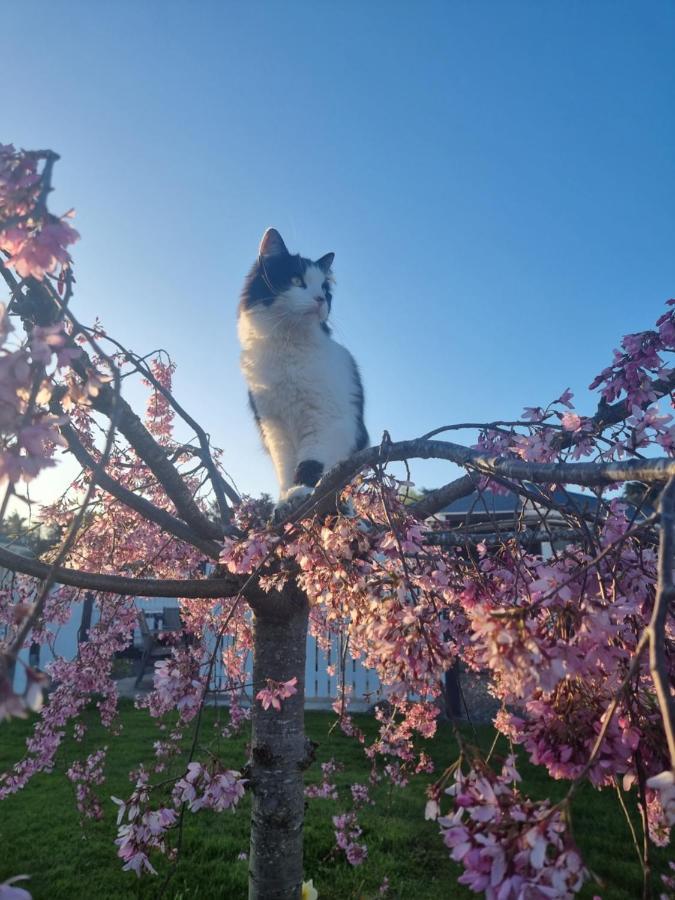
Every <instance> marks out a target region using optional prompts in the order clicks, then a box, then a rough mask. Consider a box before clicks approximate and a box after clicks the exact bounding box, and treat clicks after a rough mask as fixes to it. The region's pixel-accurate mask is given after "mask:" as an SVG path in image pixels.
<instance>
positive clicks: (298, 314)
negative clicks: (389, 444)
mask: <svg viewBox="0 0 675 900" xmlns="http://www.w3.org/2000/svg"><path fill="white" fill-rule="evenodd" d="M334 256H335V254H334V253H327V254H326V255H325V256H322V257H321V258H320V259H317V260H316V261H312V260H311V259H305V258H304V257H302V256H300V255H299V254H298V255H291V254H290V253H289V252H288V250H287V249H286V245H285V244H284V241H283V239H282V237H281V235H280V234H279V232H278V231H277V230H276V229H274V228H268V229H267V231H266V232H265V234H264V235H263V238H262V241H261V243H260V249H259V251H258V259H257V260H256V262H255V263H254V264H253V267H252V268H251V271H250V272H249V274H248V276H247V278H246V281H245V282H244V288H243V290H242V294H241V300H240V303H239V316H238V332H239V341H240V343H241V347H242V352H241V369H242V372H243V375H244V378H245V380H246V383H247V385H248V391H249V394H248V396H249V403H250V405H251V409H252V411H253V415H254V417H255V420H256V422H257V424H258V427H259V429H260V433H261V435H262V440H263V444H264V446H265V449H266V450H267V452H268V453H269V454H270V456H271V457H272V462H273V463H274V468H275V470H276V474H277V479H278V481H279V502H278V503H277V506H276V508H275V518H276V519H280V518H283V517H284V516H286V515H288V514H289V513H290V512H291V510H292V509H293V508H294V507H295V506H297V505H298V504H299V503H301V502H302V501H303V500H304V499H305V498H306V497H307V496H309V495H310V494H311V493H312V492H313V490H314V487H315V486H316V484H317V482H318V481H319V479H320V478H321V476H322V475H323V474H324V473H325V472H327V471H328V470H329V469H330V468H331V467H332V466H334V465H336V463H339V462H340V461H342V460H343V459H346V458H347V457H349V456H350V455H351V454H352V453H354V452H356V451H357V450H362V449H363V448H364V447H367V446H368V443H369V440H368V432H367V431H366V427H365V425H364V422H363V406H364V396H363V386H362V384H361V376H360V374H359V370H358V367H357V365H356V363H355V362H354V359H353V357H352V355H351V353H349V351H348V350H346V349H345V348H344V347H343V346H342V345H341V344H338V343H337V342H336V341H334V340H333V338H332V337H331V330H330V328H329V326H328V323H327V320H328V317H329V315H330V311H331V305H332V302H333V295H332V288H333V284H334V279H333V274H332V269H331V267H332V264H333V259H334Z"/></svg>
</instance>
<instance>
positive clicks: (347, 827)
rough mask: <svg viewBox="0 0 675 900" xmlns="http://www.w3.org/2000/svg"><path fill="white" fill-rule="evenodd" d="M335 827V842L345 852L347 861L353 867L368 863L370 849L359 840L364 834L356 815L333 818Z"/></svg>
mask: <svg viewBox="0 0 675 900" xmlns="http://www.w3.org/2000/svg"><path fill="white" fill-rule="evenodd" d="M333 825H334V826H335V842H336V844H337V846H338V847H339V848H340V850H343V851H344V854H345V856H346V857H347V861H348V862H349V863H350V864H351V865H352V866H360V865H361V863H363V862H365V861H366V858H367V856H368V848H367V847H366V845H365V844H362V843H359V838H360V837H361V835H362V834H363V832H362V830H361V827H360V826H359V823H358V820H357V818H356V813H355V812H348V813H344V814H343V815H340V816H333Z"/></svg>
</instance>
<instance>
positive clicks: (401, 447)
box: [282, 438, 675, 524]
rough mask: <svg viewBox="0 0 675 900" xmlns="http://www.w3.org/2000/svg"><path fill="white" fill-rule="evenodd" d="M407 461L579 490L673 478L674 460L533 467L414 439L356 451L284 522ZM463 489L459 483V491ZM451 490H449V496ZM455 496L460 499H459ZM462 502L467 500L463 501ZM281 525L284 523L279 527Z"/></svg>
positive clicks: (328, 505) (328, 504)
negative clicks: (374, 472)
mask: <svg viewBox="0 0 675 900" xmlns="http://www.w3.org/2000/svg"><path fill="white" fill-rule="evenodd" d="M407 459H447V460H448V461H449V462H453V463H455V464H456V465H459V466H466V467H468V468H471V469H473V470H474V471H476V472H478V473H479V474H481V475H487V476H492V477H495V476H497V477H498V476H502V477H506V478H512V479H514V480H517V481H532V482H534V483H535V484H579V485H585V486H587V487H597V486H601V485H608V484H616V483H620V482H623V481H646V482H661V481H667V480H668V479H669V478H670V477H671V476H675V459H670V458H667V457H658V458H656V459H630V460H624V461H622V462H607V463H597V462H586V463H534V462H523V461H521V460H514V459H510V458H507V457H504V456H494V455H492V454H489V453H483V452H481V451H479V450H473V449H471V448H470V447H463V446H462V445H461V444H453V443H451V442H450V441H434V440H425V439H423V438H417V439H416V440H412V441H397V442H395V443H392V442H383V443H382V444H381V445H380V446H379V447H368V448H366V449H365V450H360V451H359V452H358V453H355V454H354V455H353V456H350V457H349V459H346V460H344V461H343V462H341V463H338V465H337V466H334V467H333V468H332V469H331V470H330V471H329V472H327V473H326V474H325V475H324V476H323V478H322V479H321V481H320V482H319V483H318V485H317V486H316V490H315V492H314V494H312V496H311V497H309V498H308V499H307V500H306V501H305V502H304V503H303V504H302V505H301V506H298V508H297V509H296V510H295V511H294V512H293V514H292V515H291V516H289V517H288V518H287V519H286V520H285V521H286V522H297V521H299V520H300V519H303V518H306V517H307V516H308V515H312V514H319V515H325V514H327V513H330V512H331V511H334V510H335V508H336V507H335V504H336V499H335V498H336V495H337V493H338V492H339V491H341V490H342V489H343V488H344V487H346V486H347V485H348V484H349V482H350V481H351V480H352V479H353V478H354V476H355V475H357V474H358V473H359V472H360V471H362V470H363V469H367V468H371V467H373V466H376V465H385V464H386V463H389V462H401V461H403V460H407ZM467 487H468V482H463V483H462V486H461V488H460V487H458V488H457V490H458V491H459V490H464V489H465V488H467ZM449 488H450V486H449V485H448V493H449V494H450V490H449ZM460 496H462V495H461V494H460ZM464 496H466V495H464ZM282 524H283V523H282Z"/></svg>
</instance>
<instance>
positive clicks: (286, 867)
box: [248, 586, 310, 900]
mask: <svg viewBox="0 0 675 900" xmlns="http://www.w3.org/2000/svg"><path fill="white" fill-rule="evenodd" d="M283 599H284V600H285V601H286V602H281V603H279V605H278V607H277V608H274V606H270V605H268V604H265V608H264V609H260V608H258V609H256V613H255V619H254V635H255V637H254V640H255V645H254V656H253V659H254V662H253V684H254V694H255V693H257V692H258V691H259V690H260V689H261V688H264V687H266V686H267V679H268V678H271V679H273V680H274V681H289V680H290V679H291V678H294V677H295V678H297V679H298V683H297V693H295V694H294V695H293V696H292V697H290V698H288V699H286V700H282V702H281V710H280V711H278V710H275V709H274V708H273V707H270V708H269V709H263V707H262V704H261V703H260V701H259V700H254V702H253V709H252V713H251V720H252V721H251V724H252V736H251V764H250V772H251V776H250V777H251V791H252V795H253V805H252V809H251V851H250V857H249V859H250V863H249V894H248V896H249V900H298V898H300V896H301V892H302V880H303V860H302V841H303V820H304V790H303V786H304V779H303V770H304V769H305V768H306V767H307V765H308V763H309V761H310V757H309V756H308V753H307V749H306V743H305V730H304V706H305V652H306V642H307V619H308V604H307V598H306V597H305V595H304V594H303V593H302V592H301V591H299V590H298V589H297V588H296V587H295V586H293V587H291V588H287V589H286V590H285V591H284V598H283Z"/></svg>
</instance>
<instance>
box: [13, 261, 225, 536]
mask: <svg viewBox="0 0 675 900" xmlns="http://www.w3.org/2000/svg"><path fill="white" fill-rule="evenodd" d="M0 272H1V273H2V275H3V277H4V278H5V280H6V281H7V284H8V285H9V286H10V288H11V290H12V295H13V299H12V303H11V311H12V313H13V314H15V315H19V316H20V317H21V318H22V320H23V322H24V324H25V325H27V327H28V328H30V327H31V325H32V324H39V325H50V324H53V322H55V321H57V320H58V318H59V316H60V315H64V316H65V317H66V318H67V319H68V320H69V321H70V322H71V324H72V326H73V334H72V336H70V337H69V340H68V344H69V346H71V347H72V348H76V349H78V350H80V351H81V353H80V355H79V356H78V358H76V359H74V360H72V362H71V366H72V368H73V370H74V371H75V372H76V374H77V375H78V376H79V377H80V378H82V379H83V381H86V380H87V378H88V376H89V373H90V372H91V371H93V370H94V371H95V366H94V365H93V363H92V361H91V359H90V357H89V356H88V355H87V354H86V353H85V352H84V351H82V349H81V348H80V347H78V346H77V344H76V343H75V339H74V338H75V336H76V335H78V334H82V335H83V336H84V337H85V338H86V339H87V340H88V341H91V335H90V334H89V333H88V332H87V329H85V328H83V326H82V325H81V324H80V322H78V320H77V319H76V318H75V316H74V315H73V314H72V313H71V312H70V310H69V309H67V308H65V307H64V305H63V304H62V302H61V299H60V298H59V296H58V294H57V293H56V291H55V290H54V289H53V288H52V286H51V285H50V284H49V283H48V282H46V281H44V282H39V281H36V280H35V279H34V278H28V279H26V281H25V284H24V283H22V284H19V283H18V282H17V281H16V279H14V277H13V275H12V274H11V272H10V271H9V269H7V267H6V266H5V265H3V264H2V263H0ZM111 365H113V364H112V362H111ZM116 371H118V370H116ZM91 405H92V408H93V409H95V410H96V411H97V412H99V413H102V414H103V415H105V416H106V417H107V418H110V416H111V415H112V412H113V409H114V410H115V415H116V420H117V421H116V425H117V430H118V431H119V432H120V433H121V434H122V435H124V437H125V438H126V440H127V441H128V442H129V444H131V446H132V447H133V448H134V450H135V451H136V453H137V455H138V456H139V457H140V458H141V459H142V460H143V461H144V462H145V463H146V465H147V466H148V468H149V469H150V470H151V472H152V473H153V475H154V476H155V477H156V478H157V481H158V482H159V483H160V484H161V485H162V487H163V488H164V490H165V491H166V494H167V496H168V497H169V499H170V500H171V502H172V503H173V505H174V507H175V508H176V512H177V513H178V515H179V517H180V518H181V519H183V521H184V522H185V523H186V524H187V525H189V526H190V527H191V528H192V529H193V530H194V532H195V534H196V535H197V536H198V537H200V538H205V539H208V540H219V539H222V537H223V534H224V530H223V527H222V525H220V524H219V523H216V522H213V521H211V520H210V519H209V518H208V516H206V515H205V514H204V513H203V512H202V511H201V509H200V508H199V506H198V504H197V503H196V502H195V500H194V497H193V496H192V493H191V492H190V490H189V488H188V486H187V484H186V483H185V481H184V479H183V477H182V476H181V474H180V472H179V471H178V469H177V468H176V467H175V466H174V465H173V463H172V462H171V460H170V459H169V456H168V454H167V452H166V449H165V448H164V447H162V446H161V445H160V444H158V443H157V441H156V440H155V438H154V437H153V436H152V434H151V433H150V432H149V431H148V429H147V428H146V427H145V425H144V424H143V422H142V421H141V419H140V417H139V416H137V415H136V413H135V412H134V411H133V409H132V408H131V406H130V405H129V404H128V403H127V401H126V400H124V398H123V397H121V396H120V397H118V398H115V396H114V391H113V389H112V388H111V387H110V385H108V384H103V385H101V388H100V390H99V391H98V393H97V394H96V395H95V396H94V397H92V398H91Z"/></svg>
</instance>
